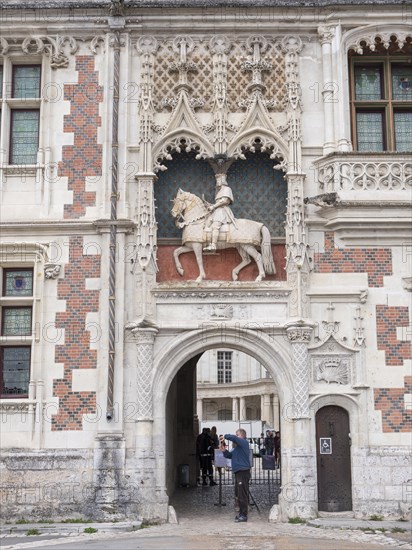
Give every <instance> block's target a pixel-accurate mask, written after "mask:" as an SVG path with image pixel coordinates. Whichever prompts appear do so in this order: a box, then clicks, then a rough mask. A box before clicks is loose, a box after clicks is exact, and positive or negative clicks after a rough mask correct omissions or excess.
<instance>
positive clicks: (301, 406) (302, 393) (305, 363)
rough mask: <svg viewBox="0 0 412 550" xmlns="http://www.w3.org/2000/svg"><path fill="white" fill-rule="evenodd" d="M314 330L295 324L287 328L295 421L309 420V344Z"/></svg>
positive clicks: (303, 324) (310, 327) (310, 326)
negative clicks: (290, 354) (291, 357)
mask: <svg viewBox="0 0 412 550" xmlns="http://www.w3.org/2000/svg"><path fill="white" fill-rule="evenodd" d="M312 328H313V326H312V325H309V324H306V323H300V324H293V325H290V326H288V327H287V328H286V334H287V336H288V340H289V342H290V343H291V345H292V354H293V390H294V412H293V417H294V418H295V419H298V418H309V388H310V369H309V354H308V343H309V341H310V337H311V333H312Z"/></svg>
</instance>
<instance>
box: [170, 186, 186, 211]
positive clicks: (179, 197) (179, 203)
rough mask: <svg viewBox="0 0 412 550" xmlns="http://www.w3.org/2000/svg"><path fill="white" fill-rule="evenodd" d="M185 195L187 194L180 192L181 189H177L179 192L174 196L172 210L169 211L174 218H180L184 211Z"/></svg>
mask: <svg viewBox="0 0 412 550" xmlns="http://www.w3.org/2000/svg"><path fill="white" fill-rule="evenodd" d="M186 195H187V193H186V192H185V191H182V189H179V191H178V192H177V194H176V197H175V198H174V199H173V208H172V210H171V214H172V216H173V217H174V218H177V217H178V216H181V215H182V214H183V212H184V211H185V208H186Z"/></svg>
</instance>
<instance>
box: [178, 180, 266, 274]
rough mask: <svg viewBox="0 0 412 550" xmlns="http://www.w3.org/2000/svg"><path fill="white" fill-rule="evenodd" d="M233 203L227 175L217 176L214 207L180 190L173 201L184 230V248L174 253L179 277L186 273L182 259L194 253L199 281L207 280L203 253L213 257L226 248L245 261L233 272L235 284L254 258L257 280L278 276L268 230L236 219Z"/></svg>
mask: <svg viewBox="0 0 412 550" xmlns="http://www.w3.org/2000/svg"><path fill="white" fill-rule="evenodd" d="M232 202H233V193H232V190H231V188H230V187H229V185H228V184H227V182H226V174H216V195H215V203H214V204H210V203H208V202H207V201H205V200H204V199H203V198H200V197H198V196H197V195H194V194H193V193H189V192H187V191H182V189H179V191H178V192H177V195H176V197H175V198H174V199H173V208H172V212H171V214H172V216H173V217H174V218H175V220H176V221H175V223H176V226H177V227H179V228H180V229H183V233H182V245H183V246H181V247H180V248H177V249H176V250H175V251H174V253H173V257H174V261H175V265H176V270H177V272H178V273H179V274H180V275H183V274H184V270H183V267H182V264H181V263H180V261H179V256H180V255H181V254H184V253H185V252H194V253H195V256H196V261H197V265H198V268H199V276H198V278H197V279H196V282H201V281H203V279H205V278H206V274H205V271H204V268H203V253H205V254H213V253H216V251H217V250H221V249H223V248H236V249H237V250H238V252H239V254H240V256H241V258H242V261H241V262H240V264H239V265H237V266H236V267H235V268H234V269H233V270H232V279H233V280H234V281H237V279H238V276H239V271H240V270H241V269H243V268H244V267H246V266H247V265H249V264H250V262H251V261H252V259H251V258H253V259H254V260H255V262H256V265H257V267H258V270H259V275H258V276H257V277H256V279H255V280H256V281H261V280H262V279H263V278H264V277H265V276H266V275H272V274H274V273H276V269H275V264H274V261H273V255H272V247H271V241H270V233H269V229H268V228H267V227H266V226H265V225H264V224H263V223H260V222H255V221H253V220H244V219H236V218H235V217H234V215H233V212H232V210H231V208H230V205H231V204H232ZM204 245H205V246H204ZM259 250H260V251H259Z"/></svg>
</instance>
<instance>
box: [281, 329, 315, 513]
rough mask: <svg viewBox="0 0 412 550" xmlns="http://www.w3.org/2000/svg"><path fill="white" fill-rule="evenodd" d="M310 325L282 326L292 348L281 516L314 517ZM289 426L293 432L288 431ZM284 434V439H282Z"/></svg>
mask: <svg viewBox="0 0 412 550" xmlns="http://www.w3.org/2000/svg"><path fill="white" fill-rule="evenodd" d="M312 329H313V325H312V324H310V323H308V322H304V321H293V322H291V323H289V324H288V325H287V326H286V334H287V337H288V340H289V342H290V344H291V346H292V374H293V389H294V396H293V404H292V405H293V406H292V407H288V409H285V408H284V409H283V411H284V417H283V418H284V422H283V429H282V440H283V444H284V446H283V449H282V492H281V494H280V495H279V505H280V510H281V516H282V519H283V520H284V521H286V520H287V518H288V517H294V516H300V517H303V518H311V517H316V515H317V499H316V490H317V489H316V451H315V438H314V437H313V434H314V431H313V427H312V426H311V422H312V420H311V418H310V415H309V389H310V369H309V354H308V343H309V340H310V336H311V332H312ZM290 424H292V425H293V429H292V430H290V429H288V428H289V426H290ZM283 434H285V436H284V435H283ZM289 438H290V439H289Z"/></svg>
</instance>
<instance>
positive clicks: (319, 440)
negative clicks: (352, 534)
mask: <svg viewBox="0 0 412 550" xmlns="http://www.w3.org/2000/svg"><path fill="white" fill-rule="evenodd" d="M316 456H317V474H318V506H319V511H323V512H343V511H349V510H352V482H351V458H350V426H349V414H348V412H347V411H346V410H345V409H344V408H342V407H338V406H335V405H328V406H325V407H322V408H321V409H319V410H318V412H317V413H316Z"/></svg>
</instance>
